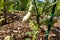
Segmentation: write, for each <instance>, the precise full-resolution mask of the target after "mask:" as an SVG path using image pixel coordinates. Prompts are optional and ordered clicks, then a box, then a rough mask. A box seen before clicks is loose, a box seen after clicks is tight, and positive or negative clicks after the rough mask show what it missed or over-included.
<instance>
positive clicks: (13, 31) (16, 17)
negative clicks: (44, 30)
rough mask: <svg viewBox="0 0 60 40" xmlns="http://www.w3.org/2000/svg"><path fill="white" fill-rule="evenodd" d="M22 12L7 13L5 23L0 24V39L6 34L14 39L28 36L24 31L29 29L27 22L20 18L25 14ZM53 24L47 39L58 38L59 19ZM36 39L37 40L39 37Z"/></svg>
mask: <svg viewBox="0 0 60 40" xmlns="http://www.w3.org/2000/svg"><path fill="white" fill-rule="evenodd" d="M24 13H25V12H20V13H18V12H16V13H8V14H7V21H6V22H7V24H6V25H3V26H0V40H3V39H4V38H5V37H6V36H7V35H10V36H12V37H13V38H14V40H24V38H25V37H27V36H28V35H27V34H26V32H28V31H31V29H30V27H29V22H22V18H23V16H24V15H25V14H24ZM54 26H55V27H54V28H52V29H51V32H50V34H49V35H50V36H49V40H60V19H58V22H57V23H55V24H54ZM40 35H41V33H40ZM43 35H44V34H43ZM43 35H42V36H43ZM43 38H44V36H43ZM37 40H39V38H38V39H37Z"/></svg>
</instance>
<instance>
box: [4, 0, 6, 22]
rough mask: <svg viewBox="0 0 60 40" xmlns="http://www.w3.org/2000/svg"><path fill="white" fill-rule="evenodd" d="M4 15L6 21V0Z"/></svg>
mask: <svg viewBox="0 0 60 40" xmlns="http://www.w3.org/2000/svg"><path fill="white" fill-rule="evenodd" d="M4 3H5V4H4V17H5V23H6V6H5V5H6V0H4Z"/></svg>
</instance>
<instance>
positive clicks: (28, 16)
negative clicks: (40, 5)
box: [23, 12, 31, 22]
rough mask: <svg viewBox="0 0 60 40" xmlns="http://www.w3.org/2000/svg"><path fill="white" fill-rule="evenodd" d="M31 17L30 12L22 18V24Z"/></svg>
mask: <svg viewBox="0 0 60 40" xmlns="http://www.w3.org/2000/svg"><path fill="white" fill-rule="evenodd" d="M30 16H31V12H28V13H27V14H26V15H25V16H24V17H23V22H25V21H27V20H28V19H29V18H30Z"/></svg>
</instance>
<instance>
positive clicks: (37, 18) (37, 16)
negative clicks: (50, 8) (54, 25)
mask: <svg viewBox="0 0 60 40" xmlns="http://www.w3.org/2000/svg"><path fill="white" fill-rule="evenodd" d="M33 1H34V5H35V8H36V13H37V15H36V21H37V24H38V25H39V16H40V15H39V13H38V8H37V5H36V1H35V0H33Z"/></svg>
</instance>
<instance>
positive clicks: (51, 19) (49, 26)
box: [46, 0, 56, 40]
mask: <svg viewBox="0 0 60 40" xmlns="http://www.w3.org/2000/svg"><path fill="white" fill-rule="evenodd" d="M54 2H56V0H54ZM55 7H56V4H55V5H53V8H52V12H51V18H50V20H49V23H48V30H47V31H46V34H47V35H46V40H48V34H49V32H50V29H51V24H52V21H53V16H54V12H55Z"/></svg>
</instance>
